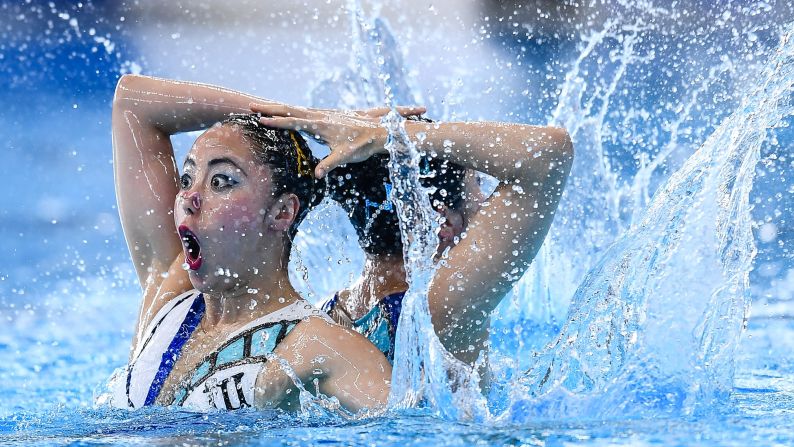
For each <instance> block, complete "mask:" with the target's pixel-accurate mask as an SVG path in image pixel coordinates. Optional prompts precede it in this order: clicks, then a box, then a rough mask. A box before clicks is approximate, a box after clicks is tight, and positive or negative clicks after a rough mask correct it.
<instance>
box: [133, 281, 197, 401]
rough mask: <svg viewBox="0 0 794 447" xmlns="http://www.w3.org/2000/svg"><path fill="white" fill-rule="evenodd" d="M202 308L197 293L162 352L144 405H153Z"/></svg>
mask: <svg viewBox="0 0 794 447" xmlns="http://www.w3.org/2000/svg"><path fill="white" fill-rule="evenodd" d="M204 310H205V307H204V295H203V294H199V295H198V297H196V299H195V300H193V304H192V305H191V306H190V310H189V311H188V313H187V315H185V319H184V321H182V324H181V325H180V326H179V330H178V331H177V333H176V336H175V337H174V339H173V340H171V344H170V345H169V346H168V349H167V350H166V351H165V352H164V353H163V356H162V359H161V360H160V367H159V368H158V369H157V373H156V374H155V376H154V380H153V381H152V385H151V386H150V387H149V392H148V393H147V395H146V401H145V403H144V405H153V404H154V402H155V400H157V396H158V395H160V390H162V388H163V384H164V383H165V379H166V378H167V377H168V375H169V374H170V373H171V371H172V370H173V369H174V364H175V363H176V361H177V360H178V359H179V355H180V354H181V353H182V348H183V347H184V346H185V343H187V341H188V340H189V339H190V336H191V335H193V331H195V330H196V328H197V327H198V325H199V323H200V322H201V318H202V317H203V316H204Z"/></svg>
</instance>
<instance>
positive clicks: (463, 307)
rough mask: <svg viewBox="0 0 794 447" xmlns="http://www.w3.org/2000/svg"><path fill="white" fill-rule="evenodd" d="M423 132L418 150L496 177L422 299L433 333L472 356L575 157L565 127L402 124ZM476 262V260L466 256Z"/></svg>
mask: <svg viewBox="0 0 794 447" xmlns="http://www.w3.org/2000/svg"><path fill="white" fill-rule="evenodd" d="M406 130H408V131H409V133H410V134H411V135H417V134H418V133H420V132H422V133H424V134H425V138H424V140H423V141H424V142H423V146H422V147H421V148H422V149H425V150H427V151H433V152H434V153H435V154H437V156H438V157H439V158H443V159H446V160H449V161H451V162H453V163H456V164H459V165H462V166H465V167H467V168H470V169H476V170H479V171H483V172H485V173H487V174H490V175H492V176H494V177H496V178H497V179H498V180H499V185H498V186H497V188H496V190H495V191H494V193H493V194H492V195H491V196H490V197H489V198H488V199H486V201H485V202H484V203H483V204H482V208H481V209H480V210H479V212H478V213H476V214H475V215H474V216H471V217H470V218H469V221H468V225H467V227H466V230H465V237H464V238H462V239H461V241H460V242H459V243H458V244H457V245H455V246H453V247H451V248H450V250H449V252H448V256H447V258H446V262H444V263H442V265H441V267H440V268H439V269H438V270H437V272H436V275H435V276H434V278H433V282H432V283H431V286H430V290H429V292H428V301H429V306H430V311H431V314H432V318H433V323H434V326H435V327H436V329H437V331H438V335H439V338H440V339H441V341H442V342H443V343H444V345H445V347H447V349H449V350H450V351H451V352H452V353H453V354H455V355H456V356H457V357H458V358H460V359H461V360H464V361H468V362H473V361H474V360H476V357H477V355H478V353H479V351H480V349H481V348H482V345H483V343H484V342H485V341H486V340H487V332H486V330H487V326H488V325H487V321H488V317H489V315H490V313H491V312H492V311H493V310H494V309H495V308H496V306H497V305H498V304H499V303H500V302H501V300H502V298H503V297H504V296H505V295H506V294H507V292H508V291H509V290H510V287H511V286H512V285H513V284H514V283H515V282H516V281H517V280H518V279H520V278H521V276H522V275H523V274H524V272H525V271H526V270H527V268H528V267H529V265H530V263H531V262H532V260H533V259H534V257H535V255H536V254H537V252H538V250H539V249H540V246H541V245H542V243H543V240H544V239H545V237H546V234H547V233H548V231H549V228H550V226H551V223H552V219H553V217H554V213H555V211H556V209H557V205H558V203H559V201H560V198H561V196H562V191H563V188H564V186H565V180H566V178H567V177H568V173H569V172H570V169H571V164H572V162H573V145H572V143H571V139H570V137H569V136H568V133H567V132H566V131H565V130H564V129H560V128H554V127H537V126H528V125H522V124H506V123H491V122H474V123H423V122H411V121H409V122H406ZM472 260H475V262H472Z"/></svg>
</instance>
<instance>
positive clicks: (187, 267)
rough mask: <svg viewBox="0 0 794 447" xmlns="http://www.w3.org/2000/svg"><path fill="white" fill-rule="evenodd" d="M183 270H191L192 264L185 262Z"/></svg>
mask: <svg viewBox="0 0 794 447" xmlns="http://www.w3.org/2000/svg"><path fill="white" fill-rule="evenodd" d="M182 270H185V271H187V270H190V266H189V265H187V262H183V263H182Z"/></svg>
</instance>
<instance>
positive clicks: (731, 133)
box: [520, 30, 794, 417]
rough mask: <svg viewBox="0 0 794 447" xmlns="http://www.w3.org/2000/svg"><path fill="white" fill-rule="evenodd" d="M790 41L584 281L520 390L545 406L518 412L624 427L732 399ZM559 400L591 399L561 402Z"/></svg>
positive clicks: (793, 49)
mask: <svg viewBox="0 0 794 447" xmlns="http://www.w3.org/2000/svg"><path fill="white" fill-rule="evenodd" d="M792 35H793V34H792V30H789V32H788V33H786V34H785V36H784V37H783V39H782V43H781V46H780V48H779V49H778V50H777V51H776V53H775V54H774V56H773V58H772V60H771V61H770V64H769V68H768V69H767V70H766V71H765V73H764V74H763V76H762V77H760V81H759V83H758V84H757V85H756V86H755V88H753V89H752V90H751V91H750V93H749V94H748V95H747V96H746V97H745V98H744V100H743V101H742V104H741V105H740V107H739V108H738V110H736V111H735V112H734V113H733V114H732V115H731V116H730V117H728V118H727V119H726V120H725V121H724V122H723V123H722V125H721V126H719V128H718V129H717V130H716V131H715V132H714V134H713V135H711V137H709V138H708V140H707V141H706V142H705V143H704V144H703V145H702V146H701V147H700V149H699V150H698V151H697V152H696V153H695V154H694V155H693V156H692V157H690V159H689V160H687V162H686V163H685V165H684V166H683V167H682V168H681V169H680V170H679V171H678V172H676V173H675V174H674V175H673V176H672V177H671V178H670V179H669V181H668V182H667V183H666V184H665V185H664V186H663V187H662V188H660V190H659V191H658V192H657V193H656V194H655V195H654V197H653V199H652V201H651V202H650V204H649V207H648V208H647V209H646V211H645V213H644V214H643V216H642V219H641V220H640V221H639V223H637V224H636V225H634V226H632V227H631V229H630V230H629V231H628V232H627V233H626V234H625V235H623V236H622V237H621V238H620V239H619V240H618V241H617V242H616V243H615V244H614V245H612V246H611V247H610V248H609V249H608V250H607V251H606V253H605V255H604V256H603V258H602V259H601V261H600V262H599V263H598V264H597V265H596V267H595V268H594V269H592V270H591V271H590V272H589V273H588V275H587V276H586V278H585V280H584V281H583V282H582V284H581V285H580V286H579V289H578V290H577V292H576V294H575V295H574V298H573V300H572V304H571V310H570V313H569V315H568V318H567V322H566V324H565V325H564V327H563V330H562V332H561V333H560V335H559V336H558V337H557V338H556V339H555V340H554V341H553V342H552V343H550V344H549V345H548V346H547V347H546V348H545V349H544V350H543V351H542V352H540V353H539V354H538V355H537V357H536V358H535V360H534V362H533V364H532V366H531V368H530V369H529V371H528V372H527V374H526V376H525V377H524V379H523V381H524V385H525V386H526V387H527V388H526V389H525V390H524V392H527V393H528V394H529V395H530V396H535V397H536V398H538V399H537V400H535V402H534V403H533V404H532V405H529V406H528V405H527V402H526V401H521V405H520V407H521V410H520V411H521V412H522V413H523V416H526V415H527V414H532V415H537V414H538V412H539V411H540V410H539V408H541V407H544V408H546V409H547V408H548V401H549V400H548V398H544V397H546V396H554V397H553V399H556V400H557V401H558V402H559V401H560V400H562V401H565V402H567V403H568V405H565V406H564V408H565V411H566V412H567V415H569V416H570V415H571V413H572V407H576V406H577V405H578V404H583V405H580V406H579V407H578V408H579V410H580V411H581V412H583V413H589V412H591V411H594V410H595V409H597V410H598V413H594V414H592V416H595V415H599V416H604V415H609V414H613V415H615V416H618V415H621V414H626V411H627V410H638V409H639V410H649V409H650V410H658V409H659V408H663V409H665V410H673V411H682V412H684V413H692V412H697V411H700V410H707V409H708V408H709V407H710V406H711V405H712V404H713V403H714V402H715V401H717V400H719V399H720V398H722V397H724V396H725V395H726V394H727V393H728V392H730V390H731V387H732V380H733V358H734V353H735V349H736V347H737V344H738V341H739V336H740V334H741V330H742V327H743V323H744V322H745V321H746V318H747V310H748V306H749V280H748V273H749V270H750V267H751V264H752V260H753V257H754V256H755V246H754V242H753V235H752V231H751V229H752V225H751V215H750V210H751V208H750V204H749V200H748V198H749V193H750V190H751V188H752V185H753V178H754V170H755V166H756V163H757V162H758V159H759V153H760V150H761V146H762V144H763V143H764V141H765V139H766V137H767V134H768V130H769V129H770V128H773V127H776V126H778V125H779V124H780V123H781V122H782V120H783V119H784V118H786V117H787V116H790V115H791V114H792V112H793V111H794V109H792V107H791V94H792V89H793V88H794V42H792ZM715 272H717V273H716V274H715ZM560 389H564V390H565V391H566V392H573V393H579V394H585V395H589V396H591V398H588V399H582V400H579V399H578V398H575V397H573V396H572V395H568V396H569V398H561V392H560ZM563 394H564V393H563ZM651 395H652V396H655V398H654V399H652V400H651V399H643V398H642V396H651ZM632 398H633V399H632ZM633 405H636V406H637V407H639V408H631V407H632V406H633ZM529 407H532V408H533V409H532V410H529ZM561 407H563V406H562V405H560V406H559V407H558V409H559V408H561ZM543 412H544V416H547V417H554V416H555V415H554V414H553V413H548V412H546V411H545V410H544V411H543Z"/></svg>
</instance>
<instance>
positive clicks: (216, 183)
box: [210, 174, 237, 190]
mask: <svg viewBox="0 0 794 447" xmlns="http://www.w3.org/2000/svg"><path fill="white" fill-rule="evenodd" d="M236 184H237V181H236V180H234V179H232V178H231V177H229V176H228V175H224V174H215V175H213V176H212V180H210V185H212V188H213V189H215V190H222V189H226V188H229V187H232V186H234V185H236Z"/></svg>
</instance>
